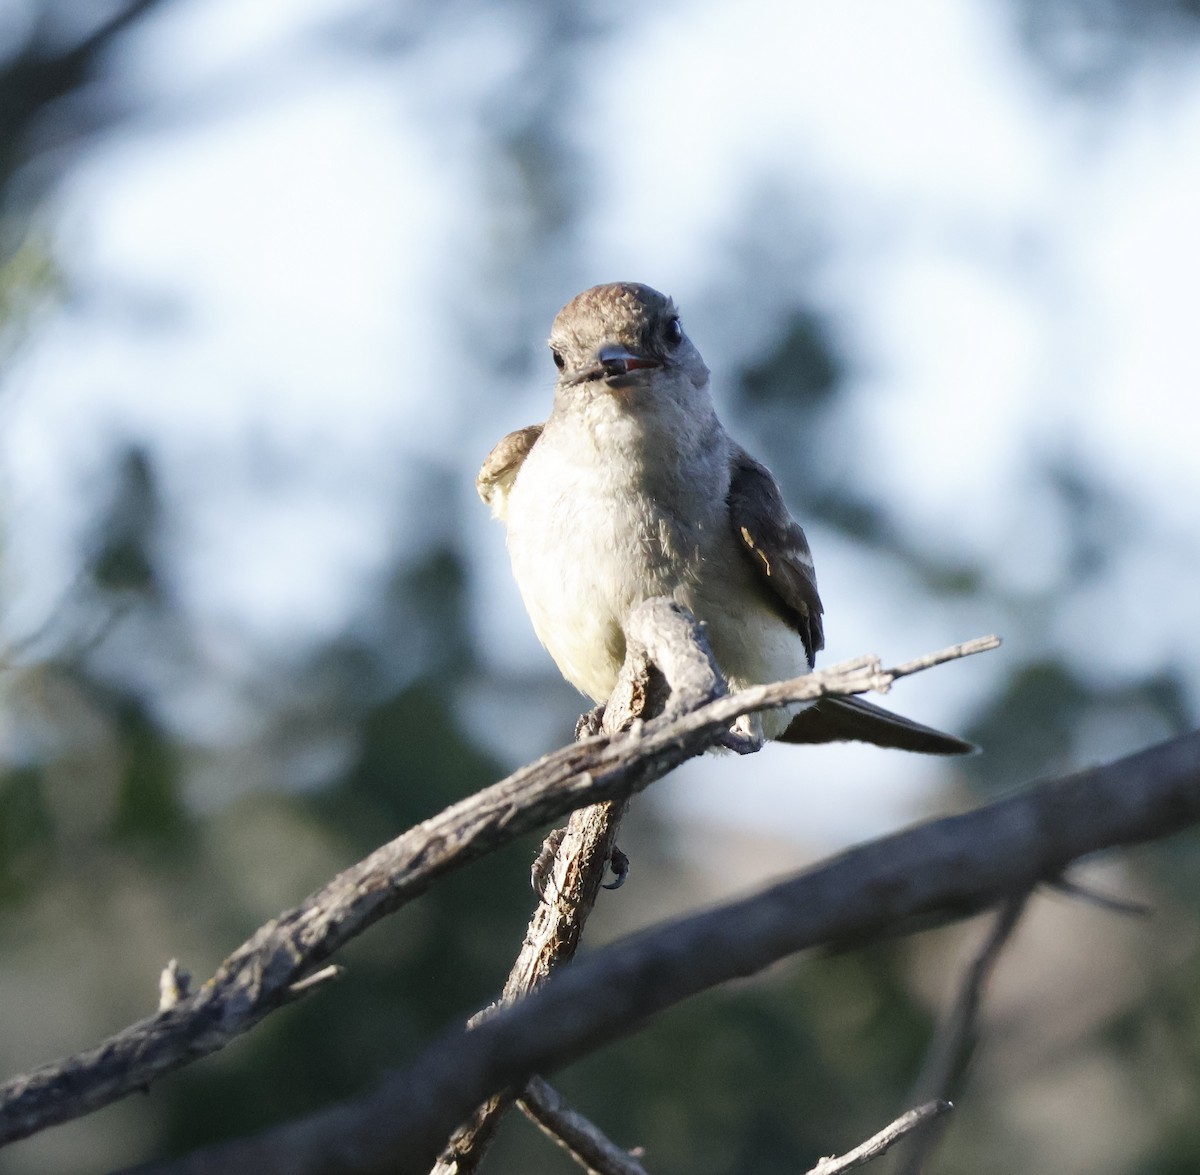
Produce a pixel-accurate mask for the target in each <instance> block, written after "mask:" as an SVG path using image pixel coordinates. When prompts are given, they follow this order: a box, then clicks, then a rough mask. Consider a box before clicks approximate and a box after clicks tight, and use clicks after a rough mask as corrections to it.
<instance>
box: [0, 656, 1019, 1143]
mask: <svg viewBox="0 0 1200 1175" xmlns="http://www.w3.org/2000/svg"><path fill="white" fill-rule="evenodd" d="M997 643H998V642H997V641H996V639H995V638H981V639H980V640H978V641H973V642H970V643H969V644H967V645H958V646H954V647H953V648H951V649H948V650H946V651H944V652H943V653H941V654H934V655H933V657H932V660H931V659H930V658H922V659H921V663H920V665H919V666H918V667H919V668H927V667H929V666H930V665H933V664H941V663H943V662H944V661H950V660H955V659H957V658H959V657H962V656H966V655H967V654H969V653H974V652H980V651H983V650H985V649H989V648H993V647H995V645H996V644H997ZM915 671H916V670H915V669H914V668H913V663H910V664H907V665H901V666H899V667H898V668H896V669H890V670H887V669H883V668H881V667H880V662H879V660H878V658H875V657H860V658H857V659H856V660H854V661H850V662H846V663H845V664H844V665H838V666H834V667H832V668H830V669H825V670H822V671H820V672H817V673H811V674H808V675H807V676H805V677H800V678H795V679H793V680H791V681H787V682H778V683H776V684H773V685H766V686H755V687H754V688H752V689H748V690H744V691H740V692H739V693H737V694H727V695H724V696H722V697H718V698H716V699H714V700H713V701H711V702H708V703H706V704H705V705H703V706H701V707H699V708H698V709H696V710H693V711H690V712H688V713H686V714H682V715H675V714H674V713H673V711H669V712H668V713H667V714H666V715H664V716H663V717H662V718H659V719H655V720H654V721H652V722H649V723H646V724H638V725H635V727H634V728H633V729H632V730H631V731H629V732H628V733H625V734H621V735H615V736H600V737H597V738H591V739H587V740H585V741H584V742H581V743H578V744H575V745H572V746H569V747H564V748H562V749H561V750H559V751H556V752H554V753H553V754H551V755H547V756H546V757H545V758H543V759H541V760H539V761H538V762H536V763H533V764H531V765H529V766H527V767H523V768H521V769H520V770H519V771H516V772H514V773H513V774H512V775H510V776H508V777H507V778H506V779H504V780H501V781H500V782H499V783H497V784H494V785H492V786H491V787H489V788H485V789H484V790H483V791H481V792H478V793H477V794H476V795H473V796H471V797H469V798H467V799H465V800H462V801H460V802H459V803H457V804H454V805H452V806H451V807H449V808H447V809H446V810H445V811H443V812H442V813H440V814H439V815H437V816H434V817H433V818H431V819H430V820H427V821H425V822H424V823H422V824H419V825H417V826H416V827H415V828H413V829H410V830H409V831H408V832H406V833H404V834H403V835H401V836H399V837H397V838H396V839H395V840H393V841H392V842H390V843H389V844H387V845H384V846H383V847H382V848H380V849H377V850H376V851H375V852H374V853H372V854H371V855H370V856H369V857H367V858H366V859H365V860H363V861H361V862H359V864H357V865H355V866H353V867H351V868H350V869H347V870H346V871H345V872H344V873H342V874H340V875H339V876H338V877H336V878H334V880H333V881H331V882H330V883H329V884H328V885H326V886H324V887H323V888H322V889H320V890H318V891H317V892H316V893H314V894H312V895H311V896H310V897H309V898H308V899H306V900H305V901H304V902H303V903H301V904H300V905H299V906H297V907H295V908H294V909H291V910H288V911H286V912H284V913H283V914H281V915H280V916H279V917H278V918H276V919H274V920H272V921H271V922H269V923H267V925H265V926H263V927H262V928H261V929H259V930H258V931H257V932H256V933H255V934H254V935H253V936H252V937H251V938H250V939H248V940H247V941H246V942H245V943H244V944H243V945H242V946H241V947H239V948H238V949H237V950H236V951H234V953H233V954H232V955H230V956H229V958H228V959H226V961H225V962H224V963H223V964H222V965H221V967H220V968H219V969H218V971H217V973H216V974H215V975H214V976H213V977H212V978H211V979H209V980H208V981H207V982H206V983H205V984H203V985H202V986H201V987H200V988H199V990H197V991H195V992H194V993H192V994H191V995H189V996H186V997H185V998H183V999H181V1000H180V1001H179V1002H178V1003H177V1004H175V1005H174V1006H173V1007H171V1008H169V1009H167V1010H165V1011H163V1012H161V1013H159V1014H158V1015H156V1016H152V1017H149V1018H147V1019H145V1020H141V1021H139V1022H138V1023H136V1024H134V1025H131V1026H130V1027H129V1028H127V1029H125V1030H123V1031H122V1032H119V1033H117V1034H116V1035H115V1036H112V1037H110V1038H109V1039H108V1040H106V1041H104V1042H103V1043H102V1044H101V1045H99V1046H98V1047H96V1048H93V1049H91V1050H89V1051H87V1052H84V1053H81V1054H78V1055H76V1056H74V1057H70V1058H67V1059H65V1060H62V1061H58V1062H55V1063H53V1064H50V1065H46V1066H44V1067H42V1068H40V1069H38V1070H35V1071H34V1072H32V1073H29V1074H26V1075H23V1076H20V1077H17V1078H14V1079H13V1080H11V1081H9V1082H7V1083H6V1084H5V1085H4V1086H2V1087H0V1142H7V1141H11V1140H13V1139H17V1138H24V1137H26V1136H27V1135H29V1134H33V1133H35V1132H36V1131H38V1130H41V1129H44V1128H45V1127H46V1126H50V1125H54V1124H55V1123H58V1122H64V1121H68V1120H70V1119H72V1118H77V1117H80V1116H82V1115H84V1114H87V1113H90V1112H91V1111H93V1110H96V1109H99V1108H100V1107H101V1106H105V1105H108V1104H109V1103H110V1102H113V1101H115V1100H117V1099H118V1098H121V1097H125V1096H126V1095H128V1094H130V1093H133V1092H135V1091H137V1090H141V1089H144V1088H145V1087H146V1086H147V1085H149V1084H150V1083H151V1082H152V1081H154V1080H155V1079H157V1078H158V1077H161V1076H162V1075H163V1074H164V1073H169V1072H171V1071H172V1070H174V1069H177V1068H179V1067H180V1066H181V1065H184V1064H187V1063H188V1062H190V1061H194V1060H196V1059H197V1058H198V1057H202V1056H206V1055H208V1054H209V1053H212V1052H215V1051H217V1050H218V1049H220V1048H223V1047H224V1046H225V1045H226V1044H228V1043H229V1042H230V1041H231V1040H233V1039H235V1038H236V1037H237V1036H239V1035H240V1034H241V1033H244V1032H246V1031H248V1030H249V1029H251V1028H252V1027H254V1025H255V1024H257V1023H258V1022H259V1021H260V1020H261V1019H262V1018H263V1017H264V1016H266V1015H267V1014H268V1013H270V1012H272V1011H273V1010H274V1009H276V1008H278V1007H281V1006H282V1005H283V1004H285V1003H287V1002H288V1001H289V1000H291V999H294V998H295V994H296V990H297V989H296V985H297V984H298V983H299V982H300V981H301V980H303V979H305V977H306V976H308V975H310V974H311V973H312V972H313V971H315V970H317V969H318V968H319V967H321V966H322V965H323V964H324V963H325V961H326V960H327V959H328V958H329V956H330V955H331V954H332V953H333V952H334V951H336V950H337V949H338V948H339V947H341V946H343V945H344V944H345V943H346V942H348V941H349V940H350V939H352V938H354V937H355V936H357V935H359V934H361V933H362V932H363V931H364V930H365V929H366V928H367V927H368V926H370V925H372V924H373V923H375V922H377V921H378V920H379V919H380V918H383V917H384V916H386V915H387V914H390V913H393V912H394V911H395V910H397V909H399V908H400V907H401V906H403V905H405V904H406V903H407V902H410V901H412V900H413V899H414V898H415V897H417V896H418V895H419V894H421V893H422V892H423V891H424V890H425V889H426V887H427V886H428V885H429V884H430V883H431V882H432V881H434V880H435V879H436V878H438V877H440V876H442V875H444V874H446V873H448V872H450V871H451V870H453V869H457V868H460V867H461V866H463V865H465V864H467V863H468V862H470V861H474V860H476V859H478V858H479V857H481V856H484V855H485V854H487V853H489V852H492V851H494V850H495V849H497V848H499V847H501V846H502V845H505V844H507V843H509V842H510V841H511V840H513V839H514V838H515V837H517V836H519V835H521V834H522V833H525V832H528V831H531V830H532V829H535V828H538V827H542V826H544V825H545V824H547V823H549V822H550V821H552V820H554V819H555V818H556V817H559V816H562V815H563V814H565V813H567V812H570V811H573V810H574V809H576V808H579V807H582V806H584V805H585V804H593V803H599V802H603V801H608V800H621V799H624V798H626V797H628V796H629V795H631V794H633V793H635V792H639V791H641V790H643V789H644V788H646V787H647V786H648V785H649V784H651V783H652V782H654V781H655V780H656V779H660V778H662V776H664V775H665V774H667V772H669V771H671V770H672V769H673V768H675V767H677V766H678V765H679V764H680V763H682V762H684V761H686V760H687V759H690V758H692V757H693V756H694V755H697V754H699V753H701V752H702V751H704V750H706V749H708V748H709V747H711V746H713V745H714V744H715V743H716V742H717V740H718V739H720V738H721V736H722V735H723V734H724V733H725V731H726V730H727V728H728V726H729V724H730V723H731V722H733V721H734V719H736V718H737V717H739V716H740V715H742V714H746V713H751V712H753V711H757V710H761V709H765V708H770V707H778V706H782V705H787V704H789V703H792V702H797V701H807V700H814V699H817V698H820V697H824V696H827V695H831V694H839V695H850V694H860V693H866V692H868V691H870V690H882V689H886V688H888V686H889V685H890V684H891V682H892V681H893V680H895V679H896V678H898V677H901V676H905V675H907V674H908V673H911V672H915ZM529 1075H530V1074H528V1073H521V1074H516V1075H515V1080H520V1081H523V1080H525V1079H526V1078H528V1076H529ZM507 1084H511V1082H501V1083H499V1084H498V1085H496V1086H494V1087H491V1088H488V1089H485V1090H482V1091H480V1093H479V1096H478V1097H477V1098H476V1099H475V1102H473V1103H471V1104H469V1105H461V1104H458V1103H455V1105H456V1109H455V1113H456V1114H457V1115H458V1118H457V1119H456V1121H455V1122H452V1123H450V1124H449V1126H447V1128H446V1130H445V1131H444V1133H443V1134H442V1138H441V1139H440V1140H439V1143H440V1142H441V1141H443V1140H444V1139H445V1138H446V1137H448V1135H449V1133H450V1130H451V1129H453V1127H454V1125H456V1124H457V1122H458V1121H461V1120H462V1119H463V1118H465V1117H466V1116H467V1114H468V1113H469V1111H470V1110H471V1108H472V1105H475V1104H478V1103H479V1102H481V1101H483V1100H484V1098H486V1097H487V1096H489V1095H490V1094H492V1093H493V1092H495V1091H496V1090H497V1089H500V1088H503V1087H504V1086H505V1085H507ZM432 1159H433V1155H432V1154H429V1155H427V1158H426V1165H427V1166H428V1163H429V1162H432Z"/></svg>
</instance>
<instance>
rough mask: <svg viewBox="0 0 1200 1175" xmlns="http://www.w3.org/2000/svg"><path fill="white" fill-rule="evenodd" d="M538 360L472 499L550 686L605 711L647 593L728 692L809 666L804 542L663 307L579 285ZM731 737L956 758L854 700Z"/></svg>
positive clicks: (637, 293)
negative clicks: (553, 381)
mask: <svg viewBox="0 0 1200 1175" xmlns="http://www.w3.org/2000/svg"><path fill="white" fill-rule="evenodd" d="M550 353H551V355H552V356H553V358H554V363H555V366H556V367H557V368H558V381H557V385H556V387H555V392H554V406H553V408H552V409H551V412H550V417H549V419H548V420H547V421H546V423H545V424H533V425H530V426H529V427H528V428H522V429H519V430H518V431H516V432H513V433H510V434H509V435H508V436H506V437H505V438H504V439H503V440H502V441H500V443H499V444H498V445H496V447H495V448H494V449H493V450H492V451H491V453H490V454H489V455H488V457H487V460H486V461H484V463H483V468H482V469H481V470H480V471H479V477H478V478H477V479H476V487H477V488H478V490H479V494H480V497H482V498H483V500H484V501H485V502H486V503H488V505H489V506H490V507H491V509H492V513H493V514H494V515H495V516H496V517H497V518H499V519H500V520H501V521H502V522H503V523H504V524H505V526H506V527H507V529H508V551H509V555H510V557H511V559H512V569H513V575H514V576H515V577H516V581H517V585H518V587H519V588H520V590H521V596H522V598H523V599H524V601H525V607H526V609H527V610H528V612H529V617H530V619H531V620H532V621H533V627H534V630H535V632H536V633H537V635H538V637H539V639H540V640H541V642H542V644H543V645H545V646H546V648H547V650H548V651H549V653H550V655H551V657H553V658H554V661H555V663H556V664H557V665H558V667H559V669H560V670H561V671H562V674H563V676H564V677H565V678H566V679H567V680H568V681H569V682H571V684H572V685H574V686H576V687H577V688H578V689H580V690H581V691H582V692H583V693H585V694H587V695H588V696H589V697H591V698H592V699H593V700H595V701H596V702H603V701H605V700H606V699H607V698H608V696H609V694H610V693H611V691H612V689H613V686H614V685H615V683H616V680H617V673H618V671H619V670H620V668H621V664H622V662H623V660H624V658H625V634H624V628H623V626H624V623H625V619H626V617H627V616H628V615H629V613H630V610H631V609H632V608H633V607H634V606H635V605H637V604H638V603H640V602H641V601H642V600H645V599H648V598H650V597H652V596H668V597H670V598H672V599H674V600H676V601H677V602H678V603H680V604H682V605H684V606H686V607H687V608H689V609H691V611H692V612H693V613H694V614H695V616H696V617H697V618H698V619H699V620H701V621H703V623H704V625H705V628H706V633H707V636H708V639H709V642H710V644H711V645H712V650H713V653H714V655H715V656H716V659H717V664H718V665H719V666H720V668H721V671H722V672H723V673H724V675H725V677H726V679H727V681H728V683H729V686H730V688H731V689H741V688H744V687H746V686H749V685H757V684H762V683H765V682H771V681H778V680H781V679H783V678H788V677H795V676H797V675H799V674H801V673H803V672H806V671H807V669H809V668H811V667H812V666H813V664H814V660H815V657H816V654H817V652H818V650H819V649H821V648H822V646H823V645H824V631H823V627H822V619H821V617H822V607H821V598H820V596H819V595H818V594H817V579H816V574H815V572H814V570H813V560H812V554H811V552H810V551H809V546H808V541H807V540H806V539H805V537H804V532H803V531H802V530H801V529H800V527H799V526H798V525H797V524H796V523H795V522H794V521H793V520H792V518H791V516H790V515H789V514H788V511H787V507H786V506H785V505H784V503H783V497H782V495H781V493H780V490H779V486H778V484H777V483H776V481H775V479H774V477H773V476H772V475H771V472H770V470H768V469H767V468H766V466H764V465H762V464H761V463H760V462H758V461H756V460H755V459H754V458H753V457H751V456H750V454H749V453H747V452H746V450H745V449H743V448H742V447H741V446H740V445H738V444H737V443H736V442H735V441H733V440H732V439H731V438H730V437H729V434H728V433H726V431H725V429H724V427H723V426H722V424H721V422H720V420H718V419H717V414H716V410H715V408H714V407H713V402H712V397H711V395H710V394H709V372H708V368H707V367H706V366H705V365H704V360H703V359H702V358H701V357H700V352H699V351H697V350H696V348H695V346H694V345H693V343H692V341H691V340H690V339H689V338H688V336H687V335H686V334H685V333H684V329H683V326H682V324H681V322H680V319H679V313H678V311H677V310H676V308H675V304H674V303H673V302H672V301H671V299H670V298H668V297H666V296H664V295H663V294H660V293H658V292H657V291H656V290H652V289H650V288H649V287H648V286H643V285H638V284H636V283H634V282H614V283H612V284H610V285H602V286H594V287H593V288H592V289H590V290H584V292H583V293H582V294H579V295H578V296H577V297H575V298H573V299H572V300H571V301H570V302H568V303H567V305H566V306H564V307H563V309H562V310H561V311H559V313H558V316H557V317H556V318H555V320H554V326H553V328H552V329H551V332H550ZM744 733H745V734H747V735H749V736H750V737H751V738H753V739H761V737H762V736H763V735H765V736H766V737H767V738H775V739H780V740H782V741H783V742H798V743H813V742H831V741H840V740H858V741H862V742H869V743H875V744H877V745H879V746H884V747H897V748H901V749H903V750H909V751H924V752H927V753H931V754H962V753H964V752H967V751H970V750H972V749H973V748H972V746H971V744H970V743H966V742H963V741H962V740H961V739H957V738H954V737H952V736H951V735H947V734H942V733H941V732H940V731H936V730H933V729H931V728H929V727H926V726H921V725H920V724H918V723H915V722H911V721H910V720H909V719H907V718H902V717H900V716H899V715H897V714H892V713H891V712H890V711H887V710H884V709H882V708H881V707H878V706H874V705H871V704H870V703H868V702H864V701H862V700H861V699H859V698H833V697H830V698H823V699H821V700H820V701H819V702H817V703H816V704H810V705H808V706H797V707H793V708H792V709H791V710H790V711H787V710H783V711H775V712H770V713H764V714H763V715H761V725H759V722H758V721H757V720H751V722H750V723H748V724H747V725H746V727H745V730H744Z"/></svg>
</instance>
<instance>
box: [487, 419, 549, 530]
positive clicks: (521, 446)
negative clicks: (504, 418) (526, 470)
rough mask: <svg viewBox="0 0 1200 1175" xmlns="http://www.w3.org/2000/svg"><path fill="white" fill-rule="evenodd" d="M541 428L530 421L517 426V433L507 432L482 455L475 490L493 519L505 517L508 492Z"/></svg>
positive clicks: (502, 519) (505, 518)
mask: <svg viewBox="0 0 1200 1175" xmlns="http://www.w3.org/2000/svg"><path fill="white" fill-rule="evenodd" d="M544 427H545V425H541V424H530V425H528V426H526V427H525V428H519V429H517V431H516V432H510V433H509V434H508V436H506V437H505V438H504V439H503V440H501V441H499V442H498V443H497V444H496V446H495V447H494V448H493V449H492V451H491V452H490V453H489V454H488V455H487V457H486V458H484V462H483V465H482V466H481V467H480V470H479V475H478V476H477V477H476V478H475V489H476V490H477V491H478V492H479V496H480V497H481V498H482V499H483V500H484V501H485V502H486V503H487V504H488V505H489V506H490V507H491V509H492V516H493V517H494V518H499V519H500V520H501V521H505V520H507V516H508V494H509V491H510V490H511V489H512V485H513V482H514V481H516V478H517V474H518V473H520V471H521V466H522V465H523V464H524V463H525V458H526V457H528V456H529V450H530V449H532V448H533V446H534V445H535V444H537V439H538V437H540V436H541V435H542V429H543V428H544Z"/></svg>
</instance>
